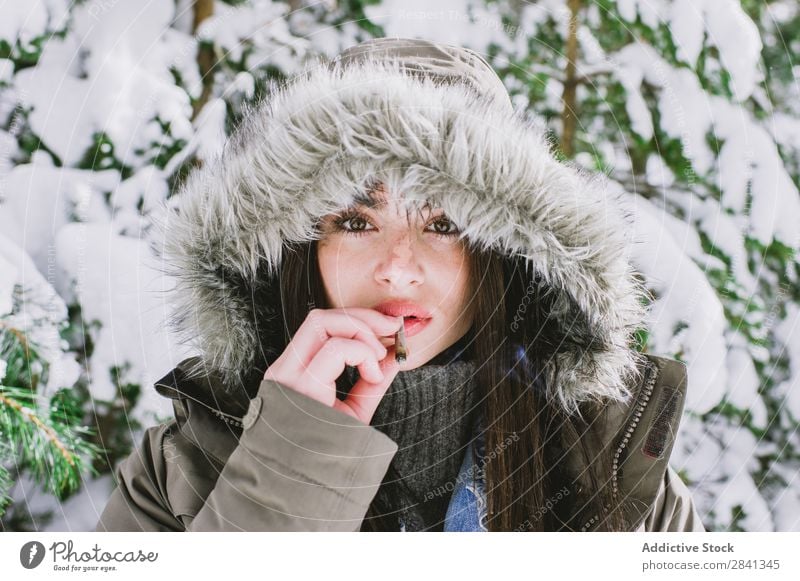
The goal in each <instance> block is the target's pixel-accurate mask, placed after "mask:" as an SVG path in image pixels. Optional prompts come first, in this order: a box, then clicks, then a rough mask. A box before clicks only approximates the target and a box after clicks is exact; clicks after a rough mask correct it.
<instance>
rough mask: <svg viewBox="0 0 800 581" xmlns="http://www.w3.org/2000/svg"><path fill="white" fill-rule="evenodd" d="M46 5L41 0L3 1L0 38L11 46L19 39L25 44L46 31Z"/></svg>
mask: <svg viewBox="0 0 800 581" xmlns="http://www.w3.org/2000/svg"><path fill="white" fill-rule="evenodd" d="M47 20H48V14H47V7H46V6H45V2H43V1H42V0H32V1H30V2H12V3H8V2H5V3H3V18H0V38H2V39H4V40H6V41H8V43H9V44H11V45H12V46H13V45H14V43H15V41H17V40H19V42H20V43H21V44H22V45H27V44H28V43H30V42H31V40H33V39H34V38H36V37H38V36H42V35H44V34H45V32H46V31H47Z"/></svg>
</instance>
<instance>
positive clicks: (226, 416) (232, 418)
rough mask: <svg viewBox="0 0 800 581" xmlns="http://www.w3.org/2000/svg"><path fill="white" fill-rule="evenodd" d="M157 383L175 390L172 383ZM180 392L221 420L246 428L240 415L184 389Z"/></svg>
mask: <svg viewBox="0 0 800 581" xmlns="http://www.w3.org/2000/svg"><path fill="white" fill-rule="evenodd" d="M156 385H161V386H163V387H167V388H169V389H173V390H174V389H175V388H174V387H172V386H171V385H164V384H163V383H157V384H156ZM179 393H180V394H181V395H182V396H183V397H185V398H186V399H190V400H192V401H194V402H197V403H199V404H200V405H202V406H203V407H205V408H207V409H208V410H210V411H211V413H213V414H214V415H215V416H217V417H218V418H219V419H220V420H222V421H223V422H225V423H226V424H230V425H232V426H236V427H237V428H244V424H243V423H242V422H241V419H240V418H239V417H238V416H234V415H231V414H226V413H225V412H222V411H220V410H218V409H216V408H214V407H211V406H210V405H208V404H206V403H204V402H202V401H200V400H199V399H197V398H196V397H192V396H190V395H188V394H186V393H184V392H182V391H181V392H179Z"/></svg>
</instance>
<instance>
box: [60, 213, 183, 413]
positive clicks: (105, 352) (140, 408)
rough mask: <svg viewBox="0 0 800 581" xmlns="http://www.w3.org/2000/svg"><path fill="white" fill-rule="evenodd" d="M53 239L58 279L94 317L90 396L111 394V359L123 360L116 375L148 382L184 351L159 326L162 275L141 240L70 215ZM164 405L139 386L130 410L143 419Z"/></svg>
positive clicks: (163, 311) (164, 409)
mask: <svg viewBox="0 0 800 581" xmlns="http://www.w3.org/2000/svg"><path fill="white" fill-rule="evenodd" d="M55 242H56V247H57V248H58V255H57V265H58V268H59V269H60V270H61V273H60V274H61V275H62V277H63V280H64V283H63V284H67V285H69V287H70V288H71V289H73V290H72V292H73V293H74V294H75V297H76V299H77V300H78V302H79V303H80V304H81V305H82V307H83V317H84V319H85V320H86V321H93V320H97V321H100V322H101V328H100V329H99V330H98V331H97V332H96V335H95V336H94V344H95V350H94V352H93V353H92V358H91V361H90V365H91V373H92V378H91V379H92V383H91V392H92V396H93V397H94V398H96V399H99V400H105V401H109V400H112V399H114V396H115V394H116V387H115V385H114V383H113V381H112V377H111V375H110V373H109V370H110V369H111V368H112V367H115V366H122V365H124V364H125V363H130V364H131V369H130V370H129V373H128V374H127V375H125V376H123V381H126V382H131V383H138V384H140V385H143V386H152V384H153V383H154V382H155V381H156V380H158V379H159V378H160V377H161V376H162V375H163V374H164V373H165V372H166V371H168V370H169V369H171V368H172V367H174V364H175V363H177V362H178V361H180V360H181V359H182V358H184V357H186V356H188V355H187V353H186V351H185V350H184V349H182V348H180V347H177V346H175V345H173V342H172V341H170V337H169V335H168V334H167V333H166V332H165V330H164V329H163V327H162V323H163V321H164V320H165V317H166V309H165V304H164V301H163V291H164V289H165V285H166V284H168V283H167V281H165V280H164V279H163V278H162V277H160V276H158V275H157V272H156V270H155V267H154V263H153V262H152V257H151V255H150V253H149V249H148V246H147V242H146V240H144V239H137V238H133V237H128V236H119V235H117V234H116V233H115V232H114V230H113V227H112V225H111V224H110V223H109V224H81V223H70V224H66V225H65V226H63V227H62V228H61V229H60V230H59V232H58V234H57V236H56V241H55ZM171 410H172V407H171V403H170V402H169V400H167V399H166V398H163V397H161V396H159V395H158V394H157V393H156V392H155V390H153V389H144V390H142V401H140V403H139V404H138V405H137V406H136V408H135V409H134V410H133V414H132V415H133V417H135V418H136V419H139V420H141V421H144V422H145V424H146V425H149V424H152V423H153V419H154V418H155V416H156V415H158V414H161V415H162V416H165V415H169V414H170V413H171Z"/></svg>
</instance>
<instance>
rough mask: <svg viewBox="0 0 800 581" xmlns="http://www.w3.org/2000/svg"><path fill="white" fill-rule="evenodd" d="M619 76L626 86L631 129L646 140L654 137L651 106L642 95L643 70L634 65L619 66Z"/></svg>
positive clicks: (617, 72) (626, 106)
mask: <svg viewBox="0 0 800 581" xmlns="http://www.w3.org/2000/svg"><path fill="white" fill-rule="evenodd" d="M615 72H616V75H617V78H618V79H619V81H620V83H621V84H622V86H623V87H625V92H626V101H625V110H626V111H627V113H628V117H629V118H630V120H631V129H632V130H633V131H634V133H636V134H638V135H639V136H640V137H641V138H642V139H644V140H645V141H649V140H650V138H652V137H653V120H652V118H651V116H650V108H649V107H648V106H647V103H646V102H645V100H644V97H642V93H641V86H642V77H643V76H644V75H643V73H642V71H641V70H639V69H637V68H634V67H619V68H618V69H617V70H616V71H615Z"/></svg>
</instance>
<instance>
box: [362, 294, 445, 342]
mask: <svg viewBox="0 0 800 581" xmlns="http://www.w3.org/2000/svg"><path fill="white" fill-rule="evenodd" d="M372 308H373V309H375V310H376V311H379V312H381V313H383V314H384V315H389V316H390V317H403V322H404V323H405V334H406V339H408V338H410V337H413V336H414V335H416V334H417V333H420V332H422V331H423V330H424V329H425V327H427V326H428V325H429V324H430V322H431V320H432V319H433V317H432V315H431V314H430V312H429V311H428V310H427V309H426V308H425V307H423V306H421V305H418V304H416V303H413V302H410V301H402V300H391V301H384V302H382V303H380V304H379V305H376V306H374V307H372ZM386 339H388V340H389V341H390V342H392V343H393V339H394V336H392V337H387V338H386Z"/></svg>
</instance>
